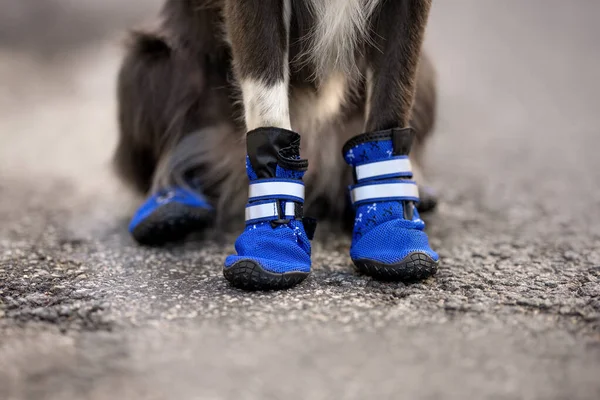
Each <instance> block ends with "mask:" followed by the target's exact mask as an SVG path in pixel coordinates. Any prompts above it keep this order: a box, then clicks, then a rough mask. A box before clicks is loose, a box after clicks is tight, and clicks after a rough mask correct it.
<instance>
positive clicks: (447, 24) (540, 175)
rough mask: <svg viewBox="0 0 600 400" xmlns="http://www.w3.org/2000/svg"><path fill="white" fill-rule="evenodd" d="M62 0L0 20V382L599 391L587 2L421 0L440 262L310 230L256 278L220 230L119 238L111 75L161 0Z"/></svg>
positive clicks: (416, 395)
mask: <svg viewBox="0 0 600 400" xmlns="http://www.w3.org/2000/svg"><path fill="white" fill-rule="evenodd" d="M15 1H16V0H3V2H1V1H0V4H2V3H4V4H2V5H3V6H4V7H6V6H7V5H9V6H10V5H11V4H12V5H14V4H18V3H15ZM53 2H54V3H56V4H59V5H61V7H63V8H62V9H61V10H62V11H60V10H59V11H55V12H56V13H57V14H51V15H53V18H55V21H57V22H56V23H55V24H51V23H48V21H45V22H44V23H42V21H43V20H45V19H46V18H43V17H42V18H41V17H39V15H38V16H35V15H33V16H32V15H31V14H30V13H28V12H27V10H25V11H23V10H20V11H19V10H17V9H14V10H12V9H9V10H12V12H13V14H12V15H13V17H11V18H17V17H15V15H18V16H19V17H18V18H21V20H22V21H27V23H23V24H15V23H14V21H13V22H11V23H6V22H5V21H3V18H4V19H6V18H7V17H6V15H11V14H10V13H4V16H0V25H2V26H3V27H4V28H2V29H0V44H1V47H0V399H7V400H17V399H19V400H20V399H161V400H162V399H366V398H377V399H399V398H402V399H465V398H469V399H470V398H474V399H475V398H485V399H544V400H548V399H598V398H600V157H599V156H598V151H599V149H600V128H599V126H600V114H599V110H600V108H599V105H600V103H599V101H598V93H600V79H599V76H598V73H599V71H600V47H599V45H598V38H599V34H600V28H599V27H598V24H597V16H598V15H600V3H598V2H594V1H591V0H590V1H588V0H576V1H570V2H565V1H560V0H506V1H502V2H500V1H493V0H469V1H467V0H452V1H437V2H434V3H435V5H434V8H433V13H432V16H431V23H430V28H429V33H428V39H427V47H428V48H429V49H430V51H431V53H432V55H433V58H434V59H435V60H436V63H437V65H438V71H439V80H440V91H441V93H440V110H439V117H440V118H439V124H438V126H437V132H436V137H435V139H434V140H433V141H432V143H431V147H430V148H429V151H428V157H429V173H430V178H431V180H432V182H433V183H434V184H435V186H436V188H438V190H439V191H440V192H441V193H442V196H443V201H442V204H441V206H440V208H439V210H438V211H437V212H436V213H435V214H433V215H431V216H429V217H428V219H427V222H428V231H429V233H430V237H431V241H432V243H433V245H434V247H435V248H436V249H438V250H439V253H440V255H441V257H442V260H443V261H442V264H441V268H440V271H439V273H438V275H437V276H436V277H435V278H433V279H430V280H428V281H426V282H424V283H420V284H415V285H409V286H407V285H404V284H383V283H378V282H375V281H372V280H370V279H368V278H365V277H361V276H358V275H357V274H355V273H354V272H353V270H352V268H351V262H350V259H349V256H348V255H347V252H348V247H349V239H348V238H346V237H344V236H340V235H336V234H334V233H327V232H325V231H321V232H319V233H320V237H319V240H318V241H317V242H316V243H315V254H314V262H313V265H314V274H313V276H312V277H311V278H310V279H309V280H308V281H307V282H306V283H304V284H302V285H301V286H299V287H298V288H295V289H293V290H290V291H287V292H279V293H262V294H260V293H259V294H247V293H243V292H240V291H237V290H234V289H231V288H230V287H228V285H227V284H226V283H225V281H224V279H223V278H222V275H221V264H222V261H223V258H224V257H225V255H226V254H227V253H229V252H230V251H231V250H232V245H231V244H232V243H233V238H224V239H222V238H220V239H215V237H214V235H211V234H210V233H207V234H206V235H205V237H197V238H193V239H192V240H189V241H188V242H187V243H185V244H184V245H180V246H173V247H170V248H168V249H161V250H157V249H143V248H140V247H138V246H137V245H135V243H134V242H133V241H132V240H131V239H130V238H129V236H128V235H127V232H126V223H127V218H128V216H129V215H130V214H131V212H132V210H133V208H134V207H135V205H136V204H137V202H138V201H139V199H136V198H133V196H132V195H131V194H130V193H129V192H128V191H127V190H125V189H124V188H123V187H121V186H120V185H119V183H118V182H117V181H116V180H115V179H114V177H113V176H112V174H111V171H110V168H109V163H108V161H109V158H110V154H111V151H112V149H113V147H114V145H115V137H116V133H115V130H116V124H115V121H114V119H115V116H114V111H115V103H114V84H115V82H114V75H115V71H116V68H117V67H118V62H119V56H120V49H119V39H120V34H121V29H122V28H123V27H124V26H127V25H129V24H130V23H132V22H133V21H141V20H142V18H144V17H146V16H151V15H152V14H153V12H154V10H155V8H156V6H157V2H156V1H146V2H142V1H141V0H136V1H130V2H127V4H128V6H127V7H124V6H122V3H124V2H117V1H107V2H104V3H100V2H92V1H87V2H86V1H82V2H79V3H77V4H78V5H77V6H76V7H75V6H74V5H73V4H75V3H76V2H70V1H67V0H53ZM21 4H26V3H25V2H22V3H21ZM120 4H121V5H120ZM136 4H138V5H141V4H144V7H141V8H136V7H135V6H134V5H136ZM69 5H70V7H71V8H68V7H67V6H69ZM73 7H74V8H73ZM123 7H124V8H123ZM74 9H76V12H75V11H73V10H74ZM15 10H16V11H15ZM17 11H18V12H17ZM91 11H93V13H91ZM69 13H70V14H69ZM46 15H48V14H44V16H46ZM65 15H66V16H65ZM69 15H71V17H69ZM73 15H75V16H76V17H72V16H73ZM90 15H92V16H93V18H92V17H90ZM40 18H41V19H40ZM86 18H90V19H89V20H87V19H86ZM73 20H76V21H77V22H76V23H75V22H73ZM104 20H106V21H109V22H107V23H106V24H103V23H99V22H98V21H101V22H102V21H104ZM93 21H96V22H93ZM69 24H73V25H72V27H74V28H73V29H76V31H77V33H78V34H77V35H76V36H75V37H74V36H73V35H72V34H69V33H68V32H69V29H67V27H68V26H69ZM103 26H104V28H102V27H103ZM7 27H8V28H7ZM75 27H76V28H75ZM86 28H87V29H86ZM65 32H67V33H65ZM49 38H52V41H51V44H50V45H49V44H48V43H49V40H48V39H49ZM41 48H43V51H42V50H40V49H41ZM38 50H39V51H38Z"/></svg>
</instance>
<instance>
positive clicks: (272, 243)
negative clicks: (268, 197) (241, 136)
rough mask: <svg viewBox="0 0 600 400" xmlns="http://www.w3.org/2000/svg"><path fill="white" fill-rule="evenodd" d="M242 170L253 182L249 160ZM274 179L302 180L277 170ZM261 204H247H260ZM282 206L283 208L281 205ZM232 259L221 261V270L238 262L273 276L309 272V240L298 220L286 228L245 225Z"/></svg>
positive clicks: (297, 173) (290, 172) (296, 173)
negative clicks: (250, 262)
mask: <svg viewBox="0 0 600 400" xmlns="http://www.w3.org/2000/svg"><path fill="white" fill-rule="evenodd" d="M246 170H247V173H248V178H249V179H250V181H255V180H257V177H256V173H255V172H254V170H253V169H252V165H251V164H250V162H249V159H248V158H246ZM275 175H276V176H275V177H276V178H286V179H298V180H300V179H302V177H303V175H304V172H303V171H293V170H289V169H285V168H281V167H280V166H277V169H276V173H275ZM261 202H264V200H262V201H257V202H249V204H260V203H261ZM284 206H285V204H284ZM235 250H236V252H237V254H236V255H231V256H229V257H227V258H226V260H225V267H226V268H228V267H231V266H232V265H233V264H235V263H236V262H238V261H242V260H251V261H255V262H257V263H258V264H260V265H261V267H262V268H263V269H265V270H266V271H269V272H273V273H278V274H281V273H285V272H310V253H311V247H310V240H309V239H308V237H307V236H306V232H305V230H304V225H303V224H302V221H301V220H291V221H290V222H289V223H287V224H283V225H277V226H275V227H272V226H271V223H270V221H267V222H260V223H252V222H250V223H247V224H246V228H245V229H244V232H242V234H241V235H240V236H239V237H238V239H237V240H236V242H235Z"/></svg>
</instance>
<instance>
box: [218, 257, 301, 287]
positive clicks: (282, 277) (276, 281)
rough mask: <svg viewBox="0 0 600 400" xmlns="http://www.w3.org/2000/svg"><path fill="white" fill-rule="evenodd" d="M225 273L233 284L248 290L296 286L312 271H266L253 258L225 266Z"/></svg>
mask: <svg viewBox="0 0 600 400" xmlns="http://www.w3.org/2000/svg"><path fill="white" fill-rule="evenodd" d="M223 275H225V278H226V279H227V280H228V281H229V283H231V285H232V286H234V287H236V288H238V289H243V290H247V291H258V290H260V291H266V290H284V289H289V288H291V287H293V286H296V285H297V284H299V283H300V282H302V281H303V280H305V279H306V277H308V275H310V272H286V273H283V274H276V273H274V272H269V271H265V270H264V269H263V267H261V266H260V264H258V263H256V262H254V261H251V260H241V261H238V262H236V263H235V264H233V265H232V266H231V267H229V268H223Z"/></svg>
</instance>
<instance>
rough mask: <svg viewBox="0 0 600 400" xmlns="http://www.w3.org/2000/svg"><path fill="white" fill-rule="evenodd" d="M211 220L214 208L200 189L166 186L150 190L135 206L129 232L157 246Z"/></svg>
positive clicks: (203, 225) (182, 236) (141, 240)
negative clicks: (137, 206)
mask: <svg viewBox="0 0 600 400" xmlns="http://www.w3.org/2000/svg"><path fill="white" fill-rule="evenodd" d="M213 220H214V209H213V207H212V206H211V205H210V204H209V203H208V202H207V200H206V199H205V198H204V196H203V195H202V193H200V191H199V190H197V189H193V188H192V187H169V188H165V189H161V190H158V191H156V192H155V193H153V194H152V195H151V196H150V197H148V199H147V200H146V201H145V202H144V204H142V205H141V206H140V208H138V210H137V212H136V213H135V215H134V216H133V218H132V220H131V222H130V224H129V232H130V233H131V235H132V236H133V238H134V239H135V240H136V241H137V242H138V243H140V244H144V245H148V246H159V245H163V244H165V243H167V242H171V241H177V240H180V239H183V238H184V237H185V236H187V235H188V234H190V233H192V232H194V231H197V230H200V229H203V228H205V227H207V226H208V225H210V224H211V223H212V222H213Z"/></svg>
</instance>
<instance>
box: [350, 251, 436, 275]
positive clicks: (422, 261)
mask: <svg viewBox="0 0 600 400" xmlns="http://www.w3.org/2000/svg"><path fill="white" fill-rule="evenodd" d="M354 265H355V266H356V269H358V271H359V272H361V273H363V274H365V275H368V276H371V277H373V278H374V279H377V280H381V281H395V282H417V281H421V280H424V279H427V278H429V277H431V276H433V275H435V273H436V272H437V269H438V262H437V261H435V260H434V259H432V258H431V257H429V256H428V255H427V254H425V253H422V252H415V253H411V254H409V255H408V256H406V257H405V258H404V259H403V260H402V261H400V262H399V263H397V264H383V263H380V262H377V261H373V260H366V259H361V260H356V261H354Z"/></svg>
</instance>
